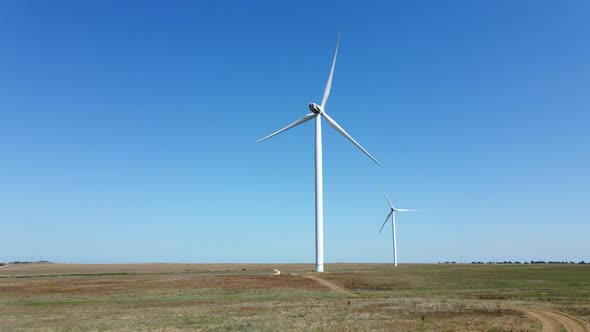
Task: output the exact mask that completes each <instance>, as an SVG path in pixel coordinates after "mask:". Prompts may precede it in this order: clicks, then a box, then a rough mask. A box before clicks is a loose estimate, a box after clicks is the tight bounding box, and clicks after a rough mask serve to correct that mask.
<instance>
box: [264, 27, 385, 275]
mask: <svg viewBox="0 0 590 332" xmlns="http://www.w3.org/2000/svg"><path fill="white" fill-rule="evenodd" d="M339 42H340V34H338V39H337V40H336V49H335V50H334V59H333V60H332V68H331V69H330V76H328V83H327V84H326V89H325V90H324V97H323V98H322V104H321V105H318V104H316V103H311V104H309V110H310V111H311V113H309V114H307V115H306V116H304V117H302V118H301V119H299V120H297V121H295V122H293V123H291V124H289V125H288V126H286V127H284V128H282V129H280V130H278V131H276V132H274V133H272V134H270V135H268V136H266V137H264V138H261V139H259V140H258V141H257V143H258V142H262V141H264V140H266V139H269V138H271V137H273V136H275V135H278V134H280V133H282V132H283V131H286V130H288V129H291V128H293V127H296V126H298V125H300V124H302V123H305V122H307V121H309V120H311V119H315V270H316V272H324V200H323V180H322V122H321V121H322V118H324V119H325V120H326V121H327V122H328V124H329V125H330V126H331V127H332V128H334V130H336V131H337V132H338V133H340V134H341V135H342V136H344V137H345V138H346V139H347V140H349V141H350V142H351V143H352V144H354V145H355V146H356V147H357V148H359V149H360V150H361V151H363V153H364V154H366V155H367V156H368V157H369V158H371V159H372V160H373V161H374V162H375V163H377V165H379V166H381V164H379V162H378V161H377V159H375V158H373V156H371V154H370V153H369V152H367V150H365V149H364V148H363V147H362V146H361V145H360V144H359V143H357V141H355V140H354V138H352V137H351V136H350V135H349V134H348V133H347V132H346V131H345V130H344V129H342V127H340V125H339V124H338V123H336V121H334V119H332V118H331V117H330V116H328V114H327V113H326V111H325V110H324V107H325V106H326V102H327V101H328V96H329V95H330V88H331V86H332V77H333V76H334V67H335V66H336V55H337V54H338V44H339Z"/></svg>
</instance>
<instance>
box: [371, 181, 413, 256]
mask: <svg viewBox="0 0 590 332" xmlns="http://www.w3.org/2000/svg"><path fill="white" fill-rule="evenodd" d="M383 194H385V199H386V200H387V203H389V207H390V208H391V211H389V214H388V215H387V217H385V222H384V223H383V225H382V226H381V229H379V233H381V231H382V230H383V227H385V224H387V222H388V221H389V217H391V228H392V229H393V265H394V266H397V247H396V241H395V213H396V212H415V211H422V210H409V209H398V208H394V207H393V204H391V201H390V200H389V197H387V193H385V192H384V193H383Z"/></svg>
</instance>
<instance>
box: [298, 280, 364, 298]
mask: <svg viewBox="0 0 590 332" xmlns="http://www.w3.org/2000/svg"><path fill="white" fill-rule="evenodd" d="M303 277H304V278H307V279H311V280H313V281H316V282H318V283H320V284H322V285H324V286H326V287H328V288H330V289H332V290H334V291H336V292H338V293H342V294H346V295H348V296H356V294H354V293H351V292H349V291H347V290H346V289H344V288H342V287H340V286H338V285H336V284H334V283H331V282H329V281H328V280H325V279H322V278H319V277H316V276H312V275H305V276H303Z"/></svg>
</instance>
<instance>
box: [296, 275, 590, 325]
mask: <svg viewBox="0 0 590 332" xmlns="http://www.w3.org/2000/svg"><path fill="white" fill-rule="evenodd" d="M303 277H304V278H307V279H311V280H313V281H315V282H318V283H320V284H322V285H324V286H326V287H328V288H330V289H332V290H334V291H336V292H338V293H342V294H346V295H348V296H357V294H354V293H351V292H349V291H348V290H346V289H344V288H342V287H340V286H338V285H336V284H334V283H332V282H330V281H328V280H325V279H322V278H320V277H317V276H314V275H304V276H303ZM506 307H507V308H510V309H514V310H518V311H521V312H524V313H525V314H527V315H529V316H531V317H533V318H535V319H537V320H539V321H540V322H541V324H542V325H543V330H542V331H543V332H561V331H562V329H561V327H562V326H563V327H564V328H565V329H566V330H567V331H569V332H590V326H589V325H588V324H587V323H586V322H584V321H583V320H581V319H579V318H576V317H574V316H571V315H569V314H566V313H563V312H560V311H555V310H548V309H536V308H535V309H532V308H526V307H521V306H512V305H508V306H506Z"/></svg>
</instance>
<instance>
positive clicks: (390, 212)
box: [377, 211, 393, 234]
mask: <svg viewBox="0 0 590 332" xmlns="http://www.w3.org/2000/svg"><path fill="white" fill-rule="evenodd" d="M392 213H393V211H389V214H388V215H387V217H385V222H384V223H383V225H381V228H380V229H379V233H377V234H381V231H382V230H383V227H385V224H387V222H388V221H389V217H391V214H392Z"/></svg>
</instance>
